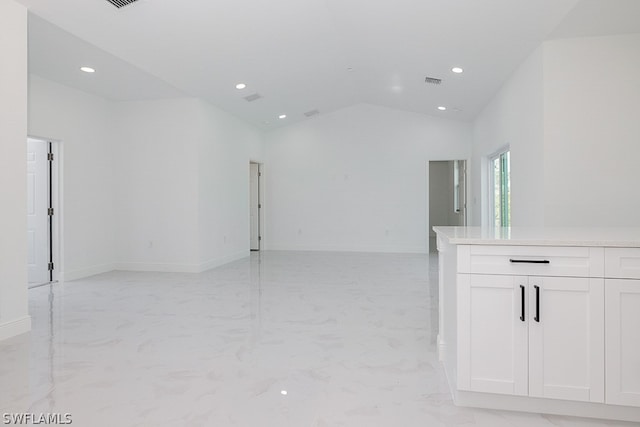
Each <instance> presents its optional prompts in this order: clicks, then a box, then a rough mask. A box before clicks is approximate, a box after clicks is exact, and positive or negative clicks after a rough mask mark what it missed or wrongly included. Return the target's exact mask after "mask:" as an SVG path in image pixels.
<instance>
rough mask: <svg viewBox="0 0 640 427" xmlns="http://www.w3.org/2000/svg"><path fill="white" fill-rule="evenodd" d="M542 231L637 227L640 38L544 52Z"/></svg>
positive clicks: (554, 44)
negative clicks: (567, 227) (549, 228)
mask: <svg viewBox="0 0 640 427" xmlns="http://www.w3.org/2000/svg"><path fill="white" fill-rule="evenodd" d="M544 59H545V66H544V75H545V87H544V96H545V98H544V119H545V131H544V140H545V141H544V153H545V162H544V163H545V164H544V190H545V208H544V212H545V225H549V226H563V225H576V226H640V185H639V183H640V167H639V165H640V163H639V159H640V143H639V139H640V119H639V117H640V116H639V111H640V110H639V106H640V83H639V82H640V80H639V76H640V35H638V34H635V35H624V36H612V37H595V38H580V39H564V40H555V41H550V42H547V43H545V48H544Z"/></svg>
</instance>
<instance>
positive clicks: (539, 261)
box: [509, 259, 551, 264]
mask: <svg viewBox="0 0 640 427" xmlns="http://www.w3.org/2000/svg"><path fill="white" fill-rule="evenodd" d="M509 262H512V263H514V264H550V263H551V261H549V260H548V259H509Z"/></svg>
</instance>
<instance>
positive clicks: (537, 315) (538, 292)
mask: <svg viewBox="0 0 640 427" xmlns="http://www.w3.org/2000/svg"><path fill="white" fill-rule="evenodd" d="M533 287H534V288H535V289H536V315H535V317H534V318H533V320H535V321H536V322H538V323H540V286H538V285H534V286H533Z"/></svg>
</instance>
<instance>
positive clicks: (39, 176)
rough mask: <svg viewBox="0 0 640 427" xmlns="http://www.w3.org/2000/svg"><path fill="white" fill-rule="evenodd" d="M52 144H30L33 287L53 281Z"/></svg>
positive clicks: (29, 242) (29, 219) (29, 225)
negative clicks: (34, 284) (49, 148)
mask: <svg viewBox="0 0 640 427" xmlns="http://www.w3.org/2000/svg"><path fill="white" fill-rule="evenodd" d="M47 153H48V143H47V142H45V141H38V140H34V139H29V140H27V245H28V258H27V259H28V261H27V263H28V270H29V283H45V282H48V281H49V269H48V266H49V223H48V221H49V218H48V215H47V208H48V206H49V174H48V161H47Z"/></svg>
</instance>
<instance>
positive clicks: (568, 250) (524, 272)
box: [434, 227, 640, 422]
mask: <svg viewBox="0 0 640 427" xmlns="http://www.w3.org/2000/svg"><path fill="white" fill-rule="evenodd" d="M434 231H435V232H436V234H437V245H438V253H439V260H438V262H439V328H438V353H439V357H440V360H441V361H442V362H443V364H444V368H445V371H446V374H447V378H448V381H449V385H450V387H451V390H452V394H453V399H454V401H455V403H456V404H458V405H461V406H474V407H485V408H495V409H510V410H519V411H529V412H539V413H551V414H563V415H575V416H583V417H594V418H604V419H617V420H626V421H635V422H640V228H590V229H583V228H497V229H493V228H481V227H434Z"/></svg>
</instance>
